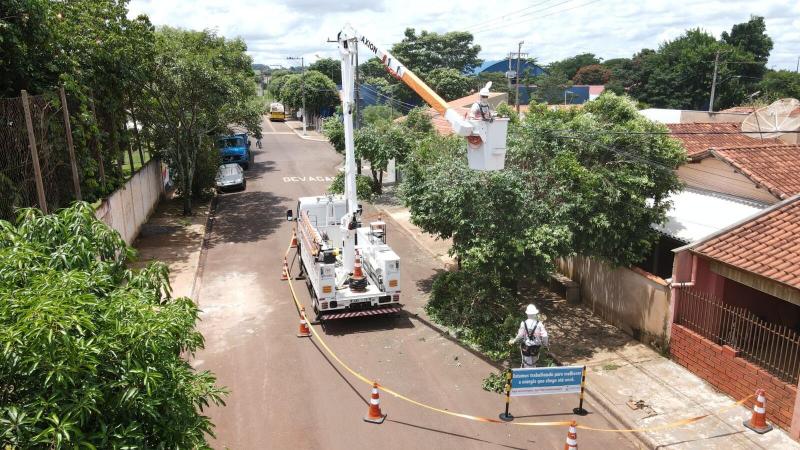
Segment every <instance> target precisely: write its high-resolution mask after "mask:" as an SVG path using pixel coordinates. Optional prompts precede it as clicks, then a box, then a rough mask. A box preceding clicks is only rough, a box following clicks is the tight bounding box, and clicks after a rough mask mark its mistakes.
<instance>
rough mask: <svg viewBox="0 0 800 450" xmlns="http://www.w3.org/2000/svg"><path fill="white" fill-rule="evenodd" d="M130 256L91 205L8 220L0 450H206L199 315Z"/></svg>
mask: <svg viewBox="0 0 800 450" xmlns="http://www.w3.org/2000/svg"><path fill="white" fill-rule="evenodd" d="M132 256H133V251H132V249H131V248H129V247H128V246H127V245H126V244H125V242H124V241H123V240H122V238H121V237H120V236H119V234H118V233H117V232H116V231H114V230H112V229H110V228H109V227H107V226H106V225H105V224H103V223H102V222H100V221H98V220H97V219H95V217H94V211H93V209H92V208H91V207H90V206H89V205H88V204H86V203H78V204H76V205H75V206H73V207H71V208H69V209H64V210H61V211H59V212H57V213H56V214H53V215H49V216H48V215H43V214H41V213H40V212H38V211H37V210H23V211H22V212H21V213H20V215H19V218H18V220H17V224H16V225H13V224H11V223H8V222H4V221H0V446H7V445H10V446H11V447H12V448H14V447H16V448H40V447H45V446H47V447H53V448H61V447H86V448H122V447H129V448H134V447H135V448H151V447H153V448H197V447H206V446H207V445H206V442H205V436H206V434H207V433H211V432H212V427H213V425H212V423H211V422H210V420H209V419H208V418H207V417H205V416H203V415H202V414H201V413H200V411H202V408H203V407H206V406H208V405H209V404H210V403H217V404H219V403H222V396H223V395H224V390H223V389H221V388H219V387H217V386H215V378H214V376H213V374H211V373H208V372H203V373H195V372H194V370H193V369H192V368H191V366H189V364H188V363H187V362H186V361H185V360H184V359H182V358H181V355H182V354H192V353H193V352H195V351H196V350H197V349H198V348H200V347H202V345H203V338H202V336H201V335H200V333H198V332H197V331H196V330H195V328H194V327H195V322H196V321H197V318H198V309H197V307H196V305H195V304H194V303H193V302H192V301H191V300H190V299H188V298H177V299H172V298H170V295H169V294H170V289H169V281H168V270H167V268H166V266H164V265H163V264H161V263H155V264H151V265H150V266H148V267H147V268H145V269H142V270H140V271H138V272H134V271H131V270H128V269H127V268H126V262H127V261H128V260H129V259H130V258H131V257H132Z"/></svg>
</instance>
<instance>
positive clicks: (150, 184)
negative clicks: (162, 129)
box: [95, 159, 164, 244]
mask: <svg viewBox="0 0 800 450" xmlns="http://www.w3.org/2000/svg"><path fill="white" fill-rule="evenodd" d="M163 186H164V184H163V182H162V179H161V163H160V162H158V161H157V160H154V159H153V160H150V161H149V162H148V163H147V164H145V165H144V167H142V168H141V169H140V170H139V171H138V172H136V174H134V175H133V178H131V179H130V180H128V181H127V182H126V183H125V184H124V185H123V186H122V187H120V188H119V189H117V190H116V191H114V193H113V194H111V195H109V196H108V197H106V198H104V199H103V201H102V203H100V206H98V207H97V210H96V211H95V216H97V218H98V219H100V220H102V221H103V222H105V223H106V224H108V225H109V226H110V227H112V228H114V229H115V230H117V231H118V232H119V234H121V235H122V238H123V239H125V242H127V243H128V244H131V243H133V241H134V239H136V236H137V235H138V234H139V230H141V228H142V225H143V224H144V223H145V222H147V219H148V218H149V217H150V214H152V213H153V211H154V210H155V207H156V205H157V204H158V202H159V200H160V199H161V196H162V194H163Z"/></svg>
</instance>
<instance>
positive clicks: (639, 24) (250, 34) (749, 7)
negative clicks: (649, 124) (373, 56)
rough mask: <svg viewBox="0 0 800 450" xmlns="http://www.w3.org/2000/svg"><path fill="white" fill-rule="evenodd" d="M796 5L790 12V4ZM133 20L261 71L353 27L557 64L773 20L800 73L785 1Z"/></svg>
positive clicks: (260, 12) (191, 7) (566, 0)
mask: <svg viewBox="0 0 800 450" xmlns="http://www.w3.org/2000/svg"><path fill="white" fill-rule="evenodd" d="M787 3H788V4H787ZM130 10H131V14H132V15H135V14H139V13H145V14H147V15H149V16H150V18H151V20H152V21H153V23H155V24H156V25H171V26H179V27H184V28H193V29H203V28H209V29H215V30H217V31H218V32H219V33H221V34H222V35H224V36H227V37H235V36H240V37H242V38H243V39H244V40H245V41H246V42H247V44H248V48H249V52H250V54H251V55H252V56H253V59H254V60H255V61H256V62H261V63H266V64H284V65H287V61H286V57H287V56H305V57H306V59H307V60H308V61H313V60H314V59H316V56H315V55H320V56H331V57H335V56H336V51H335V47H334V44H330V43H327V42H326V40H327V39H332V38H335V36H336V33H337V32H338V30H340V29H341V27H342V26H343V25H344V24H346V23H350V24H351V25H352V26H353V27H355V28H356V29H357V30H359V31H360V32H361V33H363V34H364V35H366V36H368V37H370V38H371V39H372V40H373V41H374V42H377V43H379V44H381V45H383V46H386V47H389V46H390V45H391V44H392V43H394V42H397V41H399V40H400V39H402V36H403V31H404V29H405V28H406V27H411V28H416V29H417V30H418V31H419V30H422V29H425V30H429V31H436V32H445V31H452V30H465V29H467V27H470V29H469V30H468V31H473V32H474V33H475V40H476V42H477V43H478V44H480V46H481V48H482V49H483V50H482V52H481V57H482V58H484V59H487V60H489V59H499V58H502V57H503V55H506V54H508V52H510V51H515V50H516V44H517V42H519V41H520V40H524V41H525V44H524V45H523V51H526V52H528V53H530V54H531V55H532V56H535V57H536V58H537V59H538V60H539V61H542V62H549V61H553V60H557V59H560V58H564V57H568V56H571V55H574V54H576V53H580V52H591V53H594V54H596V55H598V56H600V57H603V58H605V59H610V58H616V57H630V56H631V55H632V54H633V53H635V52H637V51H639V50H640V49H642V48H657V47H658V45H659V44H660V43H661V42H663V41H665V40H668V39H674V38H675V37H677V36H679V35H680V34H681V33H683V31H684V30H686V29H688V28H701V29H703V30H706V31H708V32H709V33H712V34H714V35H716V36H719V34H720V33H721V32H722V31H725V30H730V28H731V26H732V25H733V24H735V23H740V22H744V21H746V20H747V19H748V18H749V16H750V15H751V14H756V15H763V16H765V18H766V22H767V33H768V34H769V35H770V36H771V37H772V39H773V41H774V42H775V46H774V48H773V50H772V55H771V57H770V61H769V66H770V67H772V68H776V69H794V68H795V64H796V63H797V57H798V56H800V50H798V49H800V20H798V19H797V17H800V2H786V1H785V0H761V1H759V2H752V1H751V0H727V1H726V0H706V1H702V2H697V1H692V0H648V1H646V2H645V1H633V0H601V1H598V0H539V1H536V2H530V1H524V0H505V1H498V2H494V1H486V0H483V1H480V0H460V1H442V0H439V1H431V0H402V1H386V0H383V1H378V0H338V1H330V0H294V1H291V0H288V1H276V0H169V1H163V0H162V1H157V0H132V1H131V3H130Z"/></svg>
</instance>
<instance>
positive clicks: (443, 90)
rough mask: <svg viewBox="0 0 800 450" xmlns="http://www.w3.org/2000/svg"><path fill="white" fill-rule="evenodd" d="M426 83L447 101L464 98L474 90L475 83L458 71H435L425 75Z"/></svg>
mask: <svg viewBox="0 0 800 450" xmlns="http://www.w3.org/2000/svg"><path fill="white" fill-rule="evenodd" d="M425 82H426V83H427V84H428V86H430V87H431V88H432V89H433V90H434V92H436V93H437V94H439V95H440V96H441V97H442V98H443V99H445V100H446V101H451V100H455V99H458V98H461V97H464V96H466V95H468V94H469V93H470V91H471V90H472V85H473V82H472V80H470V79H469V78H468V77H466V76H464V75H462V74H461V72H459V71H458V70H456V69H450V68H440V69H434V70H432V71H430V72H428V73H427V74H426V75H425Z"/></svg>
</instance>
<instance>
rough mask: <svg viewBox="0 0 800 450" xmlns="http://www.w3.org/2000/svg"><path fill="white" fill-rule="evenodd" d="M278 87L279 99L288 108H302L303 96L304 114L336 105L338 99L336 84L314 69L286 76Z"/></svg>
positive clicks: (314, 112) (317, 111) (316, 112)
mask: <svg viewBox="0 0 800 450" xmlns="http://www.w3.org/2000/svg"><path fill="white" fill-rule="evenodd" d="M280 89H281V91H280V99H281V100H283V102H284V104H285V105H286V106H288V107H290V108H294V109H299V108H302V107H303V97H305V107H306V109H307V110H308V111H306V114H319V113H320V111H321V110H323V109H325V108H334V107H336V105H338V104H339V101H340V100H339V89H337V87H336V84H335V83H334V82H333V81H332V80H331V79H330V78H328V77H327V76H325V75H324V74H323V73H321V72H317V71H316V70H307V71H306V72H305V73H303V74H292V75H289V76H287V77H286V80H285V81H283V83H282V85H281V88H280Z"/></svg>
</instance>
